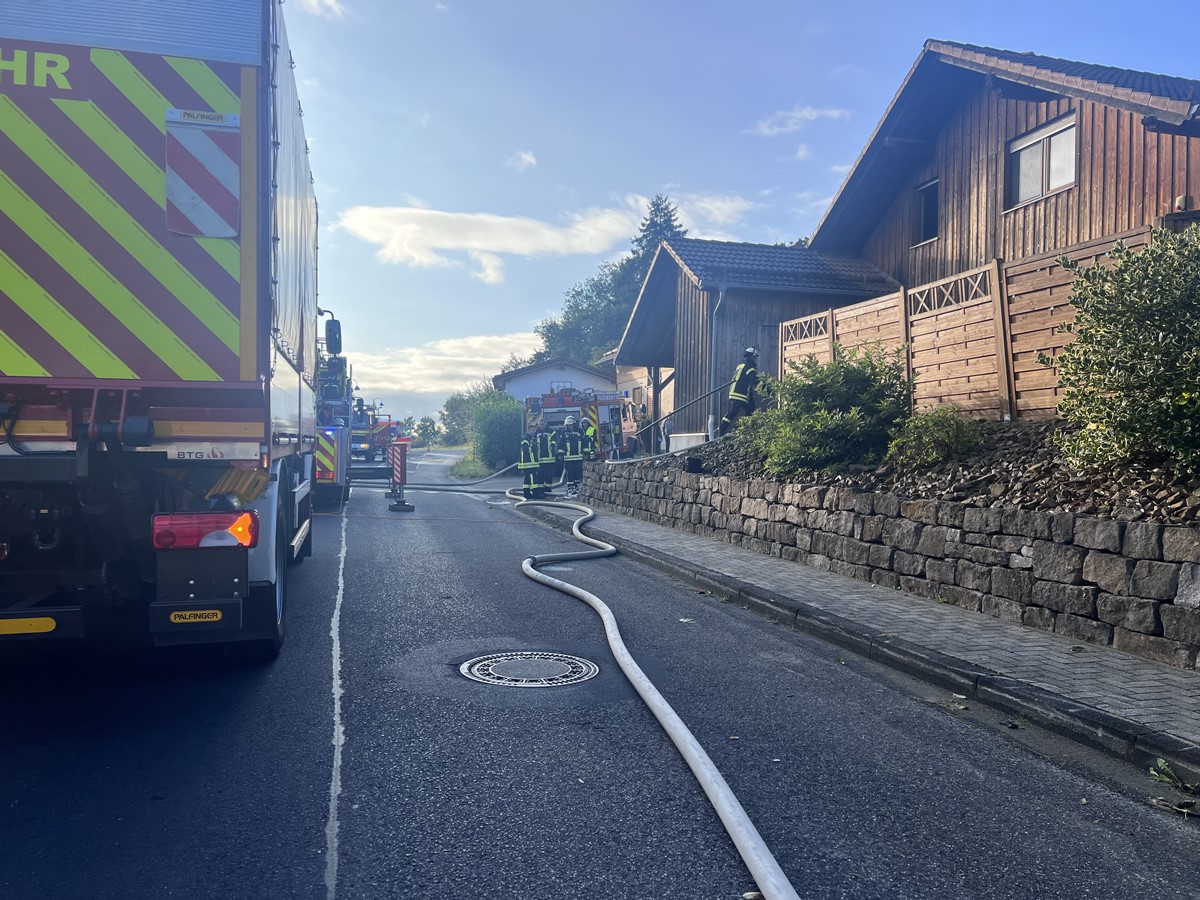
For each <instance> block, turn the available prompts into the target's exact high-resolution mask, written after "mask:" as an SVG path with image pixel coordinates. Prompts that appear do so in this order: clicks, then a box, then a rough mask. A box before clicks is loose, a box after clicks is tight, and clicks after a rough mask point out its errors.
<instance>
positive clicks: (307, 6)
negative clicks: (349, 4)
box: [300, 0, 346, 19]
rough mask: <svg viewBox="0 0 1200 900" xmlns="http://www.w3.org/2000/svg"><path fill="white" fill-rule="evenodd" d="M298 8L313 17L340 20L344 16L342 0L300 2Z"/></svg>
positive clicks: (344, 8) (305, 0)
mask: <svg viewBox="0 0 1200 900" xmlns="http://www.w3.org/2000/svg"><path fill="white" fill-rule="evenodd" d="M300 8H301V9H303V10H304V11H305V12H307V13H312V14H313V15H314V16H321V17H323V18H326V19H340V18H341V17H342V16H343V15H345V14H346V7H344V6H342V0H300Z"/></svg>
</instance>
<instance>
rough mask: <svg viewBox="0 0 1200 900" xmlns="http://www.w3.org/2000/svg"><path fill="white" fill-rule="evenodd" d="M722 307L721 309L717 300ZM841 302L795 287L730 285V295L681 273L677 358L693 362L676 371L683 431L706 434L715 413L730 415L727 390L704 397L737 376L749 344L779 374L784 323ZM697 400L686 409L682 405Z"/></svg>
mask: <svg viewBox="0 0 1200 900" xmlns="http://www.w3.org/2000/svg"><path fill="white" fill-rule="evenodd" d="M718 302H719V303H720V308H719V309H717V304H718ZM835 302H837V300H836V299H835V298H833V297H830V296H829V295H822V294H803V295H801V294H797V293H796V292H795V291H767V290H760V289H754V290H751V289H745V288H727V289H726V290H725V295H724V299H722V298H721V295H720V293H719V291H718V290H705V289H703V288H701V287H700V286H698V285H697V284H696V283H695V282H694V281H692V280H691V279H689V278H686V277H681V278H680V281H679V295H678V305H677V309H678V321H677V326H676V330H675V340H676V346H675V354H676V359H680V360H687V364H686V365H681V366H678V367H677V368H676V370H675V376H676V379H677V380H676V387H675V398H676V401H677V403H678V405H677V406H676V407H675V408H676V410H677V412H676V415H675V418H674V422H673V424H674V428H675V432H676V433H677V434H685V433H700V432H704V431H706V430H707V428H708V417H709V414H710V413H712V412H714V410H715V414H716V416H717V417H718V418H719V417H720V416H721V415H723V414H724V412H725V409H726V405H727V397H726V392H724V391H721V392H719V393H718V394H717V395H716V398H717V402H716V403H715V404H713V403H712V402H711V401H709V402H706V401H705V400H703V399H701V398H703V397H705V395H707V394H709V392H710V391H711V389H712V386H713V384H714V383H715V384H724V383H726V382H728V381H729V380H730V379H731V378H732V377H733V372H734V370H735V369H736V368H737V365H738V363H740V362H741V361H742V356H743V353H744V352H745V350H746V348H747V347H755V348H757V349H758V351H759V370H760V371H761V372H762V373H763V374H766V375H773V376H777V375H778V374H779V369H778V364H777V361H778V359H779V336H780V331H779V323H780V322H781V321H783V320H785V319H789V318H792V317H795V316H796V315H797V313H808V312H810V311H812V310H816V309H823V308H828V307H829V306H830V304H831V303H835ZM714 311H716V322H717V325H716V338H715V340H716V348H715V350H716V356H715V359H716V367H717V370H716V375H715V378H714V376H713V373H712V371H711V368H710V362H709V361H710V360H711V359H712V358H713V357H712V356H711V355H710V354H711V353H712V350H713V347H712V343H711V341H712V340H713V327H712V323H713V320H714V316H713V313H714ZM688 401H691V404H690V405H689V406H687V407H686V408H682V409H681V408H680V406H682V404H684V403H687V402H688Z"/></svg>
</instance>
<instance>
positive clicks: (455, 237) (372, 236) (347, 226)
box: [337, 197, 645, 284]
mask: <svg viewBox="0 0 1200 900" xmlns="http://www.w3.org/2000/svg"><path fill="white" fill-rule="evenodd" d="M644 209H645V203H644V200H643V199H642V198H638V197H628V198H626V199H625V205H624V206H623V207H618V208H614V209H588V210H584V211H583V212H580V213H572V214H571V215H570V216H569V217H568V221H567V222H566V224H561V225H559V224H552V223H550V222H543V221H541V220H538V219H531V218H528V217H525V216H499V215H494V214H492V213H456V212H446V211H444V210H436V209H428V208H422V207H419V206H390V207H389V206H355V207H352V208H350V209H347V210H345V211H343V212H342V213H341V214H340V215H339V216H338V222H337V224H338V227H340V228H342V229H344V230H346V231H348V232H350V234H352V235H354V236H355V237H357V238H358V239H359V240H362V241H365V242H367V243H368V244H375V245H377V246H378V247H379V251H378V254H377V257H378V258H379V260H380V261H382V262H390V263H400V264H404V265H409V266H416V267H419V268H449V267H452V266H460V265H462V264H463V262H462V260H461V259H455V258H454V257H453V256H450V255H447V254H454V253H465V254H467V255H468V256H469V257H470V258H471V259H472V260H473V261H474V262H475V263H476V264H477V265H478V266H479V271H477V272H476V273H475V277H477V278H480V279H482V280H483V281H485V282H486V283H488V284H496V283H499V282H500V281H503V280H504V276H503V266H504V261H503V259H502V258H501V255H502V254H508V255H516V256H571V255H575V254H596V253H604V252H605V251H607V250H608V249H610V248H611V247H613V246H615V245H617V244H618V243H621V242H622V241H625V240H628V238H629V236H630V235H631V234H633V233H635V232H636V231H637V228H638V224H639V222H640V221H641V215H642V212H643V210H644Z"/></svg>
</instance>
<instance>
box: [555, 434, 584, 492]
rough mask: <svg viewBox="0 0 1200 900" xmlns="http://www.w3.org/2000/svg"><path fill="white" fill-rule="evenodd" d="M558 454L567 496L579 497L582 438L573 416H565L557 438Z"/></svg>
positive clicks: (582, 451) (581, 472)
mask: <svg viewBox="0 0 1200 900" xmlns="http://www.w3.org/2000/svg"><path fill="white" fill-rule="evenodd" d="M557 443H558V452H559V455H561V456H562V460H563V476H564V477H565V478H566V481H567V496H568V497H578V496H579V482H580V481H581V480H583V456H584V443H585V440H584V436H583V432H582V431H580V430H579V423H578V422H576V421H575V417H574V416H567V418H566V420H565V421H564V422H563V427H562V430H561V431H560V432H559V433H558V437H557Z"/></svg>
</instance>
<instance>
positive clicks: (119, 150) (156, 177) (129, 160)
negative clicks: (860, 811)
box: [54, 100, 241, 279]
mask: <svg viewBox="0 0 1200 900" xmlns="http://www.w3.org/2000/svg"><path fill="white" fill-rule="evenodd" d="M163 102H166V101H165V100H164V101H163ZM54 103H55V105H57V106H58V108H59V109H61V110H62V111H63V113H64V114H65V115H66V116H67V117H68V118H69V119H70V120H71V121H72V122H74V123H75V126H76V127H77V128H78V129H79V130H80V131H82V132H83V133H84V134H86V135H87V136H88V137H89V138H91V140H92V142H93V143H94V144H95V145H96V146H97V147H99V148H100V150H102V151H103V152H104V153H105V155H107V156H108V158H109V159H111V160H112V161H113V162H114V163H116V164H117V165H118V166H120V167H121V171H123V172H124V173H125V174H126V175H128V176H129V177H130V178H131V179H132V180H133V182H134V183H135V184H137V186H138V187H140V188H141V189H142V190H143V191H145V192H146V194H147V195H148V196H149V197H150V199H152V200H153V201H154V202H155V203H157V204H158V205H159V208H161V209H162V210H164V211H165V210H166V208H167V176H166V173H165V172H163V170H162V169H160V168H159V167H158V166H157V165H155V163H154V160H152V159H150V157H148V156H147V155H146V154H145V153H143V152H142V148H141V147H139V146H138V145H137V144H136V143H134V142H133V141H131V140H130V139H129V137H128V135H126V134H125V132H123V131H122V130H121V129H120V128H118V127H117V125H116V123H115V122H113V120H112V119H110V118H109V117H108V116H106V115H105V114H104V111H103V110H102V109H100V107H98V106H96V104H95V103H93V102H92V101H90V100H55V101H54ZM194 240H195V241H196V243H197V244H199V245H200V246H201V247H202V248H204V250H205V252H206V253H208V255H209V256H211V257H212V258H213V259H215V260H216V261H217V263H218V264H220V266H221V268H222V269H224V270H225V271H226V272H228V273H229V274H230V275H231V276H233V277H234V278H235V279H236V278H239V277H240V276H241V269H240V258H239V254H238V247H237V242H236V241H235V240H233V239H231V238H195V239H194Z"/></svg>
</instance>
